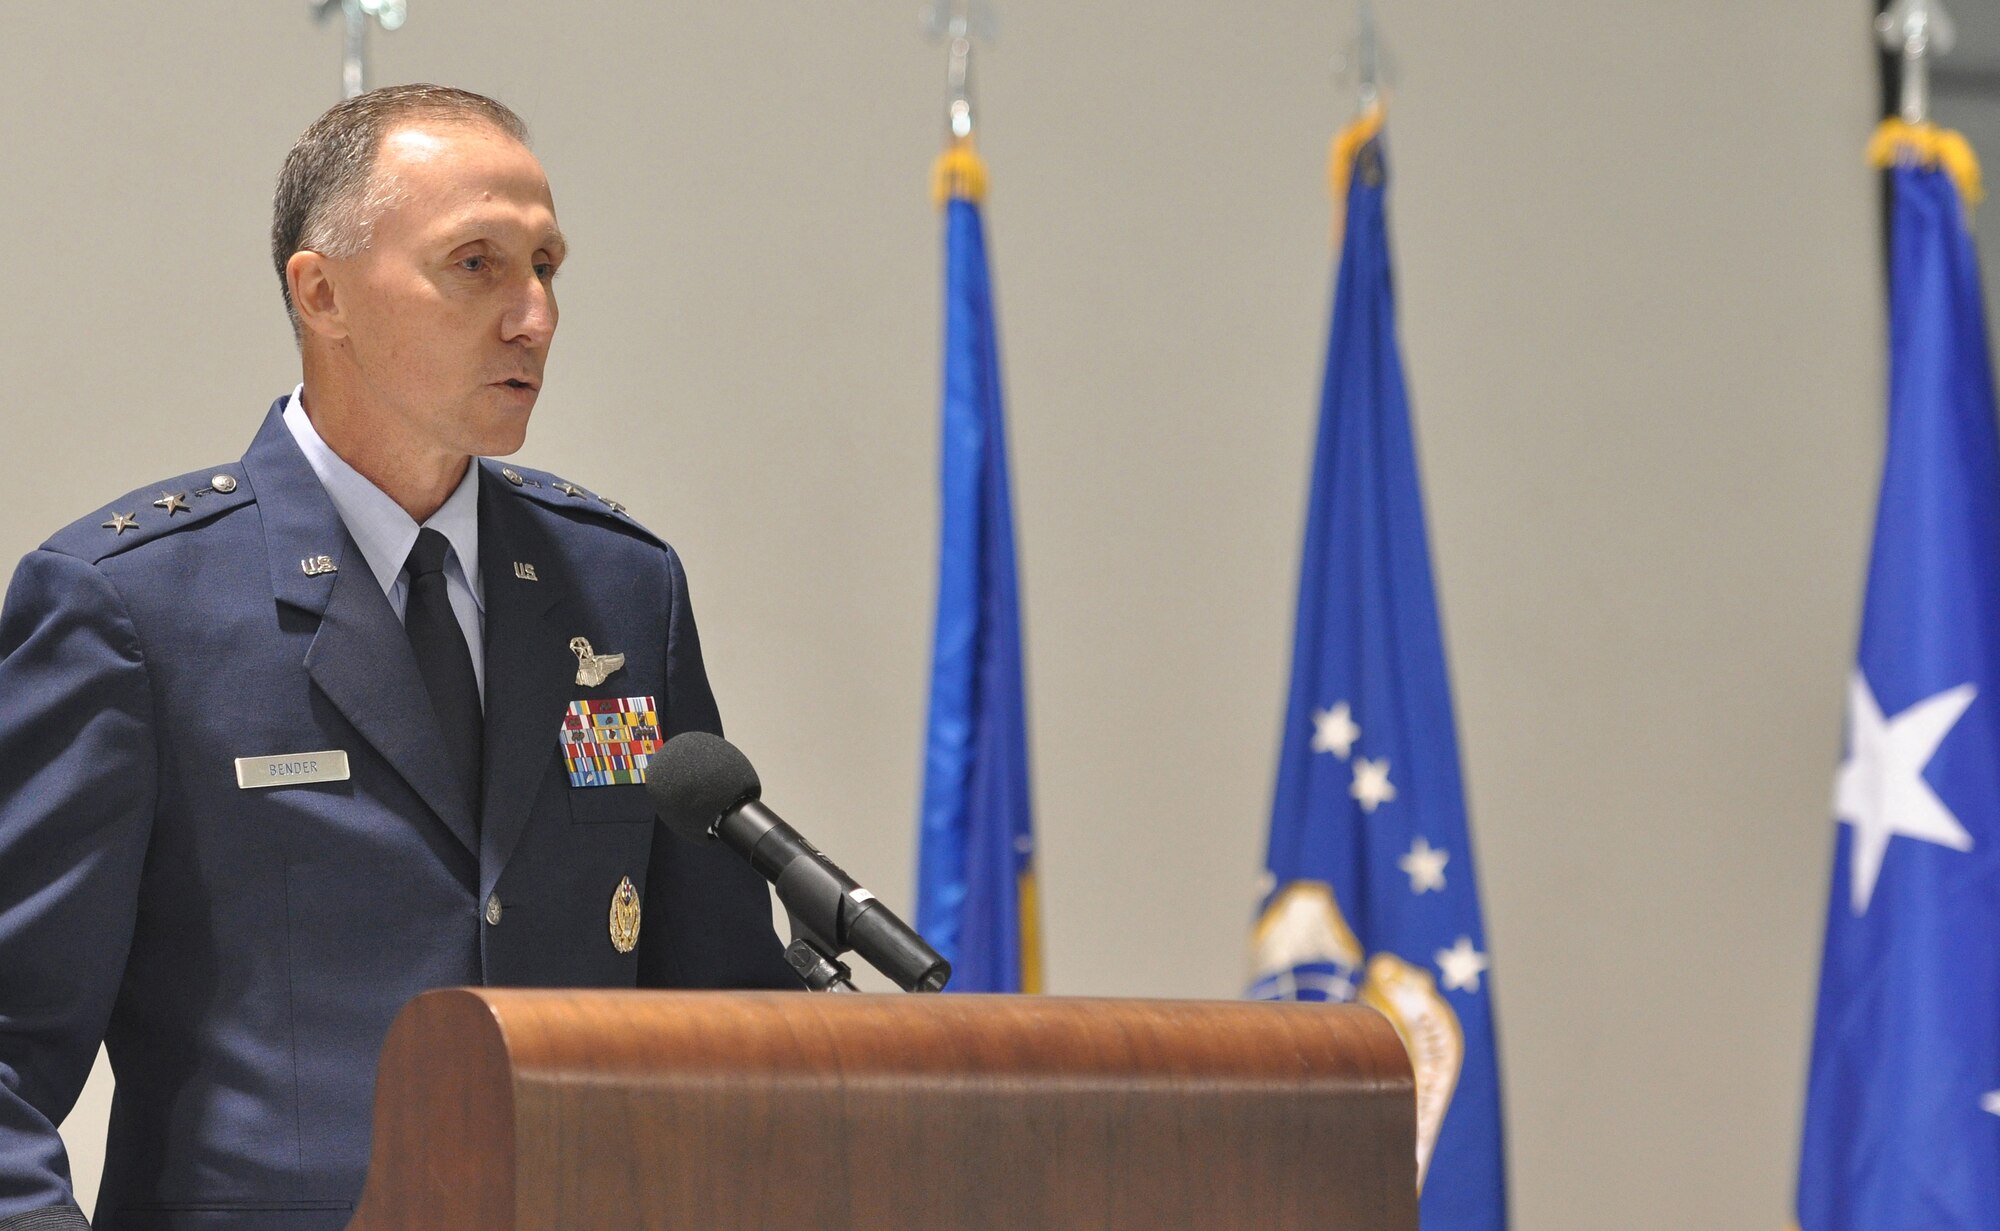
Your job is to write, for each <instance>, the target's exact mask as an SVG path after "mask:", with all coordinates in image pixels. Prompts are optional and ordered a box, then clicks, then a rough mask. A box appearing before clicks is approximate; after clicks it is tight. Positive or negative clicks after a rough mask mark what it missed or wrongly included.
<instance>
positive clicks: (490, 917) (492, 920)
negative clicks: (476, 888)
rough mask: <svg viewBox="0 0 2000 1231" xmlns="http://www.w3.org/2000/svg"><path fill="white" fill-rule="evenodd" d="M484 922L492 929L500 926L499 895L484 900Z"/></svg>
mask: <svg viewBox="0 0 2000 1231" xmlns="http://www.w3.org/2000/svg"><path fill="white" fill-rule="evenodd" d="M486 922H487V923H489V924H492V925H493V926H494V927H499V926H500V895H499V894H497V893H496V894H494V895H492V896H491V897H489V898H487V899H486Z"/></svg>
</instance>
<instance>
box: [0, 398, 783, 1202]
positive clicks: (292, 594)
mask: <svg viewBox="0 0 2000 1231" xmlns="http://www.w3.org/2000/svg"><path fill="white" fill-rule="evenodd" d="M282 408H283V400H282V399H280V401H279V403H278V405H276V406H274V407H273V408H272V409H271V412H270V414H269V415H268V417H267V418H266V420H265V422H264V425H263V428H262V430H261V431H260V432H259V434H258V436H257V438H256V440H255V442H254V443H253V444H252V445H251V447H250V450H249V452H248V453H247V454H245V455H244V457H243V460H242V462H241V463H240V464H236V465H226V466H221V467H217V468H214V469H212V470H204V471H200V472H197V473H195V474H192V475H187V476H184V477H182V478H179V479H174V480H171V481H169V482H167V483H165V484H162V485H161V486H160V487H158V488H147V489H143V490H142V491H140V492H137V493H134V494H133V495H131V496H129V497H126V498H125V499H123V500H122V501H120V502H118V503H117V504H115V505H113V506H111V507H110V508H109V509H107V510H106V511H104V512H103V513H101V514H97V515H93V516H91V517H88V518H85V519H84V520H82V521H80V522H78V523H76V524H75V525H73V526H70V527H69V528H68V529H66V530H64V531H62V532H61V533H59V534H57V535H56V536H55V537H54V538H52V539H50V540H49V541H48V543H46V544H45V545H44V546H43V547H42V548H41V549H40V550H38V551H36V552H34V553H32V554H31V555H29V556H28V557H27V558H26V559H25V560H24V561H22V563H21V565H20V567H19V569H18V571H17V572H16V573H15V575H14V580H13V584H12V587H11V588H10V589H9V591H8V593H7V600H6V606H5V610H4V613H0V1231H25V1229H26V1228H37V1229H40V1228H58V1227H60V1228H80V1227H83V1226H84V1225H85V1224H84V1222H83V1218H82V1215H81V1214H80V1213H79V1212H78V1211H77V1210H76V1208H75V1205H74V1198H73V1197H72V1193H71V1187H70V1181H69V1176H68V1169H67V1163H66V1161H65V1158H64V1156H63V1152H62V1147H61V1143H60V1141H59V1139H58V1138H57V1135H56V1130H55V1126H56V1125H57V1124H58V1123H60V1122H61V1120H62V1118H63V1117H64V1116H65V1115H66V1114H67V1113H68V1111H69V1109H70V1107H71V1106H72V1104H73V1103H74V1102H75V1100H76V1097H77V1094H78V1092H79V1090H80V1089H81V1087H82V1085H83V1082H84V1079H85V1077H86V1076H87V1074H88V1072H89V1069H90V1066H91V1063H92V1061H93V1059H94V1057H95V1054H96V1051H97V1046H98V1043H99V1041H100V1040H102V1041H103V1042H104V1043H105V1045H106V1047H107V1049H108V1051H109V1054H110V1058H111V1063H112V1066H113V1069H114V1072H115V1074H116V1077H117V1092H116V1095H115V1098H114V1103H113V1107H112V1116H111V1128H110V1139H109V1143H108V1149H107V1161H106V1165H105V1171H104V1177H103V1182H102V1186H101V1190H100V1195H99V1199H98V1204H97V1210H96V1219H95V1223H96V1226H97V1227H98V1228H99V1231H128V1229H129V1231H162V1229H180V1228H187V1229H190V1231H192V1229H196V1228H199V1229H201V1231H248V1229H249V1228H258V1229H260V1231H263V1229H278V1231H285V1229H291V1228H297V1229H299V1231H307V1229H311V1231H320V1229H325V1231H333V1229H336V1228H341V1227H344V1226H345V1225H346V1223H347V1221H348V1219H349V1217H350V1215H351V1209H352V1206H353V1203H354V1201H355V1199H356V1197H357V1196H358V1195H359V1192H360V1189H361V1185H362V1181H363V1178H364V1170H365V1167H366V1164H367V1157H368V1140H369V1129H370V1119H371V1111H372V1098H373V1087H374V1077H375V1061H376V1054H377V1051H378V1049H379V1048H380V1045H381V1043H382V1040H383V1037H384V1035H385V1034H386V1033H387V1030H388V1027H389V1023H390V1020H391V1018H393V1017H394V1015H395V1014H396V1012H397V1011H398V1010H399V1009H400V1008H401V1007H402V1006H403V1005H404V1003H405V1002H407V1001H408V1000H409V999H410V998H411V997H412V996H414V995H416V994H417V993H419V992H421V991H424V990H425V989H428V988H435V987H444V986H451V985H464V984H488V985H502V984H504V985H571V986H594V987H632V986H635V985H639V986H665V987H797V986H798V982H797V980H796V978H795V977H794V976H793V975H792V974H791V972H790V970H789V969H788V968H787V967H786V965H785V963H784V960H783V957H782V951H781V949H780V946H779V944H778V941H777V937H776V936H775V934H774V933H773V931H772V929H771V921H770V899H769V897H768V894H767V891H766V889H765V886H764V884H763V882H762V881H760V880H759V879H758V878H757V877H756V875H755V874H754V873H753V872H751V871H750V869H749V868H748V866H747V865H745V864H743V863H741V862H740V861H738V860H736V859H735V858H734V857H733V856H731V855H730V854H729V853H728V852H727V851H725V850H723V849H722V848H721V847H719V846H713V847H708V848H702V847H697V846H695V845H693V844H690V843H684V842H680V841H679V840H677V839H675V838H674V837H672V836H671V835H668V834H666V833H665V832H664V831H662V830H660V829H659V827H658V826H656V824H655V823H654V819H653V814H652V812H651V809H650V808H649V806H648V803H647V799H646V795H645V788H644V787H643V786H637V785H619V786H606V787H589V788H574V787H572V786H571V785H570V778H569V774H568V772H567V766H566V763H565V761H564V759H563V757H562V756H561V754H560V751H559V745H558V735H559V730H560V728H561V726H562V720H563V716H564V713H565V711H566V709H567V707H568V704H569V702H571V701H572V700H576V699H579V698H588V697H634V696H651V697H653V698H654V699H655V700H656V702H657V706H658V710H659V714H660V719H661V723H662V725H663V726H664V727H665V731H664V732H663V734H665V735H672V734H674V733H676V732H679V731H685V730H707V731H716V730H718V729H719V720H718V718H717V715H716V708H715V702H714V699H713V697H712V695H711V694H710V691H709V686H708V681H707V678H706V675H705V673H704V672H703V669H702V661H701V648H700V643H699V641H698V640H697V638H696V634H695V626H694V620H693V617H692V615H691V613H690V610H689V607H688V598H687V591H686V582H685V578H684V576H683V574H682V571H681V566H680V562H679V560H678V559H677V558H676V556H675V555H674V552H673V550H672V549H671V548H669V547H668V546H667V545H666V544H665V543H663V542H661V541H660V540H658V539H656V538H654V537H653V536H652V535H651V534H649V533H647V532H646V531H645V530H644V529H642V528H641V527H640V526H639V525H638V524H637V523H635V522H633V521H632V520H631V519H630V518H629V517H627V516H626V515H625V514H624V512H623V510H622V509H620V508H619V507H618V506H617V505H615V504H613V503H611V502H609V501H606V500H603V499H601V498H598V497H595V496H593V495H591V494H590V493H589V492H586V491H584V490H583V489H582V488H580V487H576V486H575V485H573V484H569V483H565V482H563V481H561V480H559V479H556V478H554V477H552V476H550V475H546V474H542V473H539V472H535V471H528V470H519V469H514V468H503V467H501V466H499V465H497V464H495V463H492V462H480V463H477V464H478V465H480V466H481V470H482V472H481V475H480V489H479V517H480V537H479V542H480V549H479V550H480V567H481V571H482V573H483V575H484V588H485V619H486V625H485V641H486V645H485V678H486V692H485V697H486V719H485V782H484V799H485V804H484V812H483V815H482V816H480V817H478V818H475V817H473V816H472V815H471V814H470V808H469V805H468V804H467V803H466V802H465V801H464V799H463V796H462V792H460V791H458V790H457V789H455V787H454V784H453V782H452V781H451V777H450V771H449V770H448V769H447V761H446V757H445V753H444V747H443V740H442V737H441V736H440V735H439V733H438V730H437V726H436V720H435V718H434V717H433V715H432V713H431V710H430V704H429V699H428V696H427V694H426V693H425V692H424V689H423V684H422V682H421V678H420V676H419V674H418V671H417V665H416V661H415V658H414V656H413V655H412V653H411V651H410V648H409V643H408V641H407V639H406V638H405V636H404V634H403V630H402V627H401V625H400V623H399V622H398V619H397V616H396V613H395V612H394V611H392V610H391V608H390V606H389V603H388V601H387V600H386V599H385V598H384V596H383V593H382V589H381V587H380V586H379V584H378V583H377V581H376V579H375V577H374V576H373V574H372V573H371V572H370V571H369V569H368V568H367V567H366V565H365V564H364V563H363V561H362V560H361V556H360V552H359V549H358V548H356V547H355V546H354V545H353V543H352V541H351V540H350V539H349V538H348V535H347V532H346V530H345V529H344V527H343V526H342V524H341V521H340V519H339V517H338V515H337V514H336V513H335V511H334V508H333V505H332V503H331V502H330V501H329V500H328V498H327V496H326V493H325V491H324V489H323V488H322V487H321V486H320V483H319V480H318V479H317V477H316V476H315V475H314V474H313V472H312V470H311V469H310V467H309V465H308V464H307V462H306V459H305V457H304V455H303V454H301V453H300V451H299V449H298V446H297V445H296V444H295V443H294V442H293V440H292V437H291V434H290V433H289V431H288V430H287V429H286V427H285V425H284V422H283V420H282V418H281V416H280V411H281V410H282ZM175 494H178V495H180V496H181V497H182V500H181V501H180V502H179V503H184V504H185V506H186V508H185V511H181V510H179V509H176V508H172V507H163V506H171V505H173V504H175V503H177V502H174V501H171V500H169V499H168V497H169V496H170V495H175ZM156 501H158V502H159V504H157V505H156V504H155V502H156ZM121 514H124V515H130V518H131V520H133V521H135V522H136V524H135V525H133V526H131V527H130V528H126V529H120V528H118V527H119V525H120V524H121V523H123V522H124V521H125V520H127V519H126V518H125V517H121V516H119V515H121ZM107 523H109V524H108V525H107ZM321 556H325V557H327V561H320V560H319V557H321ZM327 562H331V564H332V565H333V569H332V571H328V570H327V569H326V563H327ZM575 637H584V638H587V639H588V640H589V641H590V642H591V644H592V646H593V647H594V648H595V650H596V651H597V652H599V653H602V654H611V653H622V654H624V655H625V665H624V667H623V669H622V670H619V671H617V672H615V673H614V674H612V675H611V676H610V677H609V678H608V679H606V680H605V681H604V682H603V684H602V685H600V686H597V687H588V686H584V685H581V684H579V683H578V682H577V674H578V660H577V658H576V657H575V655H574V654H573V653H572V651H571V649H570V646H569V643H570V641H571V639H572V638H575ZM329 750H337V751H343V752H345V753H346V754H347V756H348V760H349V769H350V774H351V777H350V778H348V780H346V781H341V782H324V781H314V782H304V783H299V784H296V785H282V786H277V787H272V788H268V789H243V788H240V787H239V786H238V783H237V777H236V768H235V762H236V759H237V758H239V757H266V756H280V755H289V754H295V753H313V752H322V751H329ZM656 833H658V834H659V836H658V838H657V840H656V838H655V834H656ZM627 877H629V878H630V879H631V880H632V882H633V885H634V886H635V887H636V888H637V889H638V890H639V892H640V894H641V897H642V903H643V910H642V913H641V919H640V932H639V939H638V945H637V948H636V950H635V951H633V952H631V953H620V952H619V951H618V949H617V947H616V946H614V944H613V943H612V939H611V934H610V915H611V906H612V898H613V895H614V893H615V892H616V891H617V889H618V886H619V884H620V882H621V881H622V880H624V879H625V878H627Z"/></svg>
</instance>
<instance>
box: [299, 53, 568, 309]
mask: <svg viewBox="0 0 2000 1231" xmlns="http://www.w3.org/2000/svg"><path fill="white" fill-rule="evenodd" d="M415 120H439V121H444V122H446V123H458V124H483V125H488V126H490V127H493V128H496V129H498V130H500V131H501V132H503V133H505V134H507V135H508V136H510V137H512V138H514V140H516V141H519V142H520V143H521V144H522V145H526V144H527V143H528V126H527V125H526V124H524V123H522V122H521V117H520V116H518V115H515V114H514V112H513V111H512V110H510V109H509V108H508V107H507V106H506V105H505V104H502V103H498V102H495V101H494V100H492V99H490V98H488V97H486V96H485V95H484V94H474V93H473V92H472V91H470V90H459V89H454V88H452V87H451V86H442V85H426V84H421V83H420V84H417V85H392V86H384V87H383V88H381V89H379V90H370V91H368V92H367V93H366V94H359V95H356V96H355V97H353V98H350V99H347V100H345V101H343V102H339V103H335V104H334V105H333V106H332V107H331V108H329V109H328V110H327V112H326V114H325V115H322V116H320V117H319V118H318V119H317V120H314V121H313V122H312V126H311V127H309V128H307V129H306V130H305V132H304V133H303V134H301V135H300V137H299V139H298V141H297V142H296V143H295V144H293V146H292V151H291V153H289V154H287V155H285V165H284V168H283V169H282V170H280V171H279V172H278V191H277V194H276V195H275V196H274V197H273V199H272V202H271V261H272V263H273V264H275V265H276V266H277V267H278V285H279V287H280V288H281V289H282V290H283V291H284V295H285V313H286V315H288V316H290V317H291V318H292V334H293V336H294V337H297V336H299V335H300V328H299V309H298V305H297V304H295V303H293V302H292V286H291V282H290V280H289V279H287V278H286V277H285V265H286V263H287V262H288V261H290V260H291V259H292V254H293V253H295V252H303V251H312V252H323V253H325V254H326V255H327V256H330V257H335V258H343V257H350V256H354V255H356V254H357V253H360V252H362V251H364V250H365V249H366V248H367V247H368V242H369V239H370V237H371V233H372V232H373V230H374V227H375V220H376V219H377V218H380V217H381V216H382V212H383V211H384V210H386V209H388V208H389V207H390V206H391V205H394V204H395V202H396V199H397V196H398V193H399V192H400V187H399V186H398V185H397V184H396V183H395V182H394V180H393V179H391V178H389V177H386V176H378V175H376V174H375V160H376V156H377V155H378V154H379V153H380V151H381V148H382V138H384V137H386V136H388V135H389V134H390V133H391V132H393V131H395V130H396V129H397V128H400V127H402V126H404V125H405V124H408V123H410V122H411V121H415Z"/></svg>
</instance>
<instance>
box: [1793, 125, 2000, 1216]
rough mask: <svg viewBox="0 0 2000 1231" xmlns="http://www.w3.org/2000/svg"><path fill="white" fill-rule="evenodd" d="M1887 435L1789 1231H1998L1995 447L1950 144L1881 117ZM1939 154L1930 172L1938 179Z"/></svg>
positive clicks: (1999, 739)
mask: <svg viewBox="0 0 2000 1231" xmlns="http://www.w3.org/2000/svg"><path fill="white" fill-rule="evenodd" d="M1877 153H1878V156H1879V157H1880V158H1882V159H1884V160H1887V161H1890V162H1891V163H1892V164H1893V169H1892V170H1891V172H1890V177H1891V180H1892V181H1893V186H1894V187H1893V206H1892V208H1893V210H1894V216H1893V218H1892V232H1893V234H1892V240H1891V251H1890V261H1891V266H1890V296H1889V440H1888V451H1887V455H1886V457H1885V460H1884V463H1883V469H1882V493H1881V502H1880V505H1879V507H1878V509H1877V512H1876V520H1875V541H1874V548H1873V553H1872V561H1871V564H1870V566H1869V574H1868V588H1867V595H1866V598H1865V600H1864V604H1863V609H1862V617H1861V646H1860V652H1859V654H1858V655H1857V661H1856V664H1855V669H1854V672H1853V674H1852V675H1851V676H1849V677H1848V684H1847V751H1846V757H1845V759H1844V760H1843V761H1842V763H1841V765H1840V769H1839V773H1838V775H1837V777H1836V784H1835V789H1834V801H1833V804H1834V814H1835V817H1836V818H1837V821H1838V824H1837V832H1836V837H1835V845H1834V860H1833V885H1832V893H1831V897H1830V901H1829V902H1828V905H1827V917H1826V946H1825V952H1824V955H1823V957H1822V959H1821V965H1820V985H1819V1009H1818V1020H1817V1023H1816V1026H1815V1029H1814V1037H1813V1050H1812V1063H1811V1069H1810V1076H1809V1077H1808V1080H1807V1089H1806V1112H1805V1134H1804V1144H1803V1148H1802V1150H1801V1157H1800V1161H1799V1191H1798V1215H1799V1224H1800V1226H1801V1227H1802V1228H1803V1231H1862V1229H1864V1228H1865V1229H1866V1231H1917V1229H1918V1228H1922V1229H1923V1231H1971V1229H1972V1228H1981V1229H1990V1228H1992V1227H1995V1226H2000V436H1996V431H1995V426H1994V411H1995V407H1994V389H1993V369H1992V366H1991V360H1990V357H1989V355H1988V353H1987V334H1986V321H1985V316H1984V310H1983V308H1982V306H1981V299H1980V287H1979V265H1978V256H1977V253H1976V252H1975V251H1974V247H1973V240H1972V234H1971V232H1970V231H1969V230H1968V229H1967V227H1966V216H1965V211H1964V209H1963V208H1962V204H1961V201H1960V189H1959V187H1957V186H1955V185H1954V183H1953V177H1952V175H1951V174H1950V173H1949V171H1948V170H1947V169H1946V168H1947V167H1955V168H1957V169H1958V170H1959V171H1960V173H1961V175H1960V178H1961V179H1962V180H1963V182H1964V183H1965V185H1966V188H1967V189H1968V190H1971V189H1973V187H1974V185H1975V183H1976V168H1975V167H1974V165H1973V163H1972V159H1971V152H1970V149H1969V147H1967V146H1965V145H1964V143H1963V141H1962V140H1960V139H1958V138H1957V137H1956V134H1951V133H1944V132H1939V131H1938V130H1935V129H1931V128H1929V127H1928V126H1919V127H1916V128H1911V127H1907V126H1904V125H1902V124H1901V123H1900V121H1896V122H1892V123H1891V125H1889V126H1885V130H1884V132H1883V133H1882V135H1881V136H1880V137H1879V138H1878V140H1877ZM1940 164H1943V165H1942V166H1941V165H1940Z"/></svg>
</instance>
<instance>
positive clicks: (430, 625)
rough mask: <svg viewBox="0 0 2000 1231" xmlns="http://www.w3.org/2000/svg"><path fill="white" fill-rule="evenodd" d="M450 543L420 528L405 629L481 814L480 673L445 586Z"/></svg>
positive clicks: (454, 761) (469, 798)
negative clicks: (445, 569) (446, 554)
mask: <svg viewBox="0 0 2000 1231" xmlns="http://www.w3.org/2000/svg"><path fill="white" fill-rule="evenodd" d="M450 546H451V544H450V542H449V540H447V539H446V538H445V537H444V535H442V534H439V533H438V532H437V531H435V530H431V529H428V528H426V529H423V530H419V531H417V545H416V546H415V547H412V548H411V549H410V558H409V561H408V562H407V563H405V564H404V565H403V575H404V576H405V577H407V578H409V582H410V594H409V602H408V604H407V605H406V606H405V607H404V608H403V631H404V632H405V633H407V634H408V635H409V638H410V648H411V649H412V650H415V651H416V654H417V671H418V673H419V674H420V675H422V676H423V678H424V691H426V692H428V693H429V694H430V697H431V708H433V709H435V710H436V711H437V718H438V727H439V729H440V731H441V732H442V733H443V735H444V746H445V751H446V753H447V755H448V756H449V757H450V758H451V766H452V769H453V771H454V772H456V774H457V775H458V780H459V783H460V784H461V785H462V786H463V787H464V788H465V799H466V802H467V803H468V804H470V805H471V806H472V815H473V818H474V820H475V821H477V819H478V817H479V795H480V790H479V780H480V764H481V745H482V744H483V743H484V740H485V736H484V731H483V727H484V721H483V718H482V715H481V713H480V708H479V677H478V676H476V675H474V674H473V672H472V654H471V652H470V651H469V650H467V649H466V646H465V632H464V630H463V629H461V628H459V626H458V617H457V616H456V615H455V614H453V612H452V609H451V596H450V595H449V594H447V593H446V592H445V584H444V556H445V552H446V550H447V549H448V548H449V547H450Z"/></svg>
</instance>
